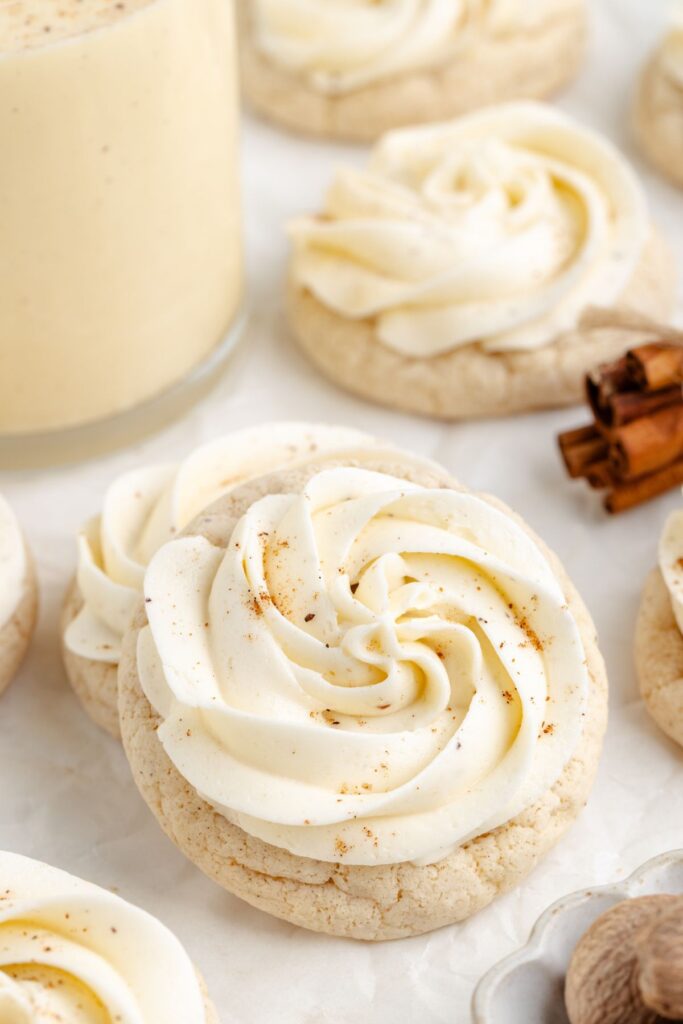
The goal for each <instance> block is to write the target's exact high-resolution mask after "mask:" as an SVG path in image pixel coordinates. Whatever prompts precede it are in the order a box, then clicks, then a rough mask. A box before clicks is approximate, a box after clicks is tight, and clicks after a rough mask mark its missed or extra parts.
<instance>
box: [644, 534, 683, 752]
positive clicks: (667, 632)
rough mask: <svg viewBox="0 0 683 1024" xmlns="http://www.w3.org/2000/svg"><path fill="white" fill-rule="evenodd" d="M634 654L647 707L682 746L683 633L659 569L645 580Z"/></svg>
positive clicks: (656, 720) (666, 731)
mask: <svg viewBox="0 0 683 1024" xmlns="http://www.w3.org/2000/svg"><path fill="white" fill-rule="evenodd" d="M682 556H683V549H682ZM635 656H636V667H637V670H638V677H639V679H640V689H641V693H642V696H643V700H644V701H645V706H646V707H647V709H648V711H649V712H650V714H651V715H652V717H653V718H654V720H655V722H656V723H657V725H658V726H659V727H660V729H662V730H663V731H664V732H665V733H666V734H667V736H670V737H671V739H672V740H675V742H676V743H680V745H681V746H683V636H682V635H681V631H680V629H679V627H678V624H677V622H676V618H675V616H674V612H673V609H672V604H671V594H670V592H669V590H668V589H667V586H666V583H665V582H664V577H663V576H662V573H661V570H660V569H654V570H653V571H652V572H651V573H650V575H649V576H648V578H647V581H646V583H645V588H644V590H643V596H642V599H641V604H640V612H639V614H638V625H637V628H636V638H635Z"/></svg>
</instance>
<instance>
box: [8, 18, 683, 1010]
mask: <svg viewBox="0 0 683 1024" xmlns="http://www.w3.org/2000/svg"><path fill="white" fill-rule="evenodd" d="M591 6H592V8H593V32H592V39H591V45H590V54H589V58H588V62H587V65H586V67H585V69H584V72H583V74H582V76H581V77H580V78H579V80H578V81H577V82H576V84H575V85H574V86H573V87H572V88H571V89H570V90H569V91H568V92H567V93H566V94H565V95H564V96H563V97H562V99H561V101H560V103H561V106H562V107H564V108H565V109H566V110H568V111H570V112H571V113H573V114H575V115H578V116H580V117H582V118H583V119H584V120H585V121H587V122H588V123H590V124H592V125H594V126H595V127H597V128H599V129H602V130H603V131H605V132H606V133H607V134H608V135H609V136H610V137H611V138H612V139H613V140H614V141H615V142H617V143H618V144H619V145H621V146H622V147H623V148H624V149H625V150H626V152H627V153H628V154H629V155H630V156H631V157H633V159H634V160H635V162H636V165H637V167H638V169H639V171H640V172H641V173H642V175H643V178H644V180H645V183H646V186H647V189H648V192H649V195H650V198H651V203H652V209H653V214H654V217H655V220H656V221H657V223H658V224H659V226H660V227H661V228H662V229H663V230H664V231H665V233H666V234H667V236H668V238H669V240H670V242H671V244H672V246H673V248H674V251H675V252H676V255H677V258H678V259H679V261H680V263H681V266H682V268H683V192H678V191H676V190H675V189H674V188H672V187H670V186H669V185H667V184H666V183H664V182H663V181H661V180H660V179H658V178H657V177H656V175H654V174H653V173H651V172H650V171H649V170H648V168H647V167H646V166H645V165H644V163H643V162H642V161H641V160H640V159H639V158H638V156H637V154H636V153H635V152H634V147H633V145H632V142H631V138H630V132H629V125H628V105H629V100H630V95H631V92H632V89H633V86H634V83H635V77H636V73H637V71H638V68H639V66H640V65H641V63H642V61H643V60H644V58H645V56H646V54H647V52H648V49H649V48H650V46H651V45H652V44H653V43H654V41H655V39H656V38H657V36H658V33H659V32H660V31H661V28H662V25H663V22H664V15H665V0H592V2H591ZM363 159H364V151H363V150H362V149H347V148H343V147H339V146H333V145H323V144H318V143H312V142H307V141H302V140H300V139H297V138H295V137H292V136H288V135H285V134H282V133H279V132H278V131H276V130H274V129H271V128H269V127H267V126H265V125H263V124H256V123H251V122H249V123H247V124H246V125H245V138H244V164H245V208H246V219H247V234H248V242H249V253H250V267H251V286H252V301H253V309H254V315H253V319H252V324H251V328H250V337H249V346H248V348H247V350H246V351H245V353H244V354H243V355H242V356H241V357H239V358H238V359H237V360H236V361H235V363H234V365H233V368H232V370H231V371H230V372H229V373H228V375H227V376H226V378H225V379H224V380H223V382H222V383H221V385H220V386H219V388H218V390H217V391H215V392H214V393H213V394H212V396H210V398H209V399H207V400H205V401H204V403H203V404H202V405H201V406H200V407H199V408H197V409H195V410H194V411H193V412H192V413H191V414H190V415H189V416H187V417H186V418H185V419H184V420H183V421H182V422H181V423H179V424H177V425H176V426H174V427H173V428H172V429H170V430H168V431H167V432H165V433H164V434H162V435H159V436H157V437H155V438H153V439H152V440H150V441H147V442H146V443H144V444H142V445H139V446H138V447H136V448H134V449H130V450H127V451H125V452H123V453H120V454H118V455H115V456H112V457H108V458H105V459H101V460H99V461H97V462H92V463H88V464H85V465H81V466H79V467H74V468H67V469H61V470H55V471H49V472H40V473H37V472H31V473H26V474H19V473H14V474H10V473H0V489H1V490H2V491H3V492H4V493H5V494H6V496H7V497H8V498H9V500H10V501H11V502H12V504H13V506H14V507H15V509H16V511H17V513H18V515H19V517H20V519H21V521H22V524H23V526H24V528H25V530H26V533H27V535H28V538H29V540H30V543H31V545H32V547H33V550H34V552H35V555H36V557H37V560H38V565H39V571H40V584H41V591H42V611H41V617H40V624H39V628H38V632H37V635H36V638H35V642H34V644H33V648H32V651H31V654H30V656H29V659H28V661H27V663H26V665H25V667H24V669H23V671H22V672H21V675H20V676H19V678H18V679H17V680H16V681H15V683H14V685H13V686H12V688H11V689H10V691H8V693H7V694H6V695H5V697H3V699H2V703H1V705H0V848H5V849H11V850H15V851H18V852H22V853H25V854H28V855H30V856H33V857H38V858H41V859H43V860H47V861H49V862H51V863H53V864H56V865H59V866H60V867H63V868H66V869H67V870H69V871H72V872H74V873H76V874H78V875H82V876H84V877H86V878H89V879H91V880H92V881H95V882H98V883H100V884H102V885H105V886H108V887H113V888H115V889H117V890H118V891H119V892H120V893H121V894H122V895H124V896H125V897H127V898H128V899H130V900H132V901H134V902H137V903H139V904H141V905H142V906H143V907H145V908H146V909H148V910H150V911H151V912H153V913H154V914H156V915H158V916H159V917H160V918H161V919H162V920H163V921H165V922H166V923H167V924H168V925H169V926H170V927H171V928H173V929H174V930H175V931H176V932H177V933H178V935H179V936H180V938H181V939H182V940H183V942H184V943H185V944H186V946H187V948H188V949H189V951H190V953H191V955H192V956H193V957H194V959H195V960H196V962H197V964H198V965H199V967H200V969H201V970H202V972H203V973H204V975H205V977H206V979H207V982H208V985H209V988H210V991H211V995H212V997H213V999H214V1001H215V1003H216V1005H217V1006H218V1009H219V1012H220V1015H221V1020H222V1022H223V1024H272V1022H274V1021H277V1022H280V1024H308V1022H311V1024H312V1022H315V1024H347V1022H351V1021H367V1022H372V1024H389V1022H391V1024H403V1022H406V1024H408V1022H418V1021H419V1022H420V1024H441V1022H465V1024H466V1022H467V1021H468V1020H469V1001H470V996H471V991H472V987H473V985H474V984H475V983H476V981H477V980H478V978H479V977H480V976H481V974H482V973H483V972H484V971H485V970H487V968H488V967H489V966H491V964H493V963H494V962H495V961H497V960H498V959H500V957H501V956H504V955H506V954H507V953H509V952H511V951H512V950H514V949H515V948H516V947H517V946H518V945H520V944H521V943H522V942H523V941H525V940H526V937H527V934H528V931H529V928H530V927H531V925H532V924H533V922H534V921H535V919H536V918H537V916H538V915H539V914H540V912H541V911H542V910H543V909H544V908H545V907H546V906H547V905H548V903H550V902H551V901H553V900H555V899H556V898H558V897H559V896H562V895H564V894H566V893H567V892H570V891H572V890H573V889H576V888H580V887H583V886H587V885H593V884H597V883H603V882H608V881H612V880H614V879H617V878H621V877H623V876H624V875H625V874H626V873H628V872H630V871H631V870H632V869H633V868H635V867H636V866H637V865H638V864H640V863H641V862H642V861H644V860H646V859H647V858H649V857H651V856H653V855H655V854H657V853H660V852H663V851H665V850H668V849H672V848H674V847H679V846H683V773H682V769H683V754H682V753H681V751H680V750H678V749H677V748H675V747H674V745H673V744H671V743H669V742H668V741H667V740H666V739H665V738H664V737H663V736H662V735H661V734H660V733H659V732H658V731H657V729H656V728H655V726H654V725H653V724H652V723H651V722H650V720H649V718H648V717H647V716H646V714H645V712H644V710H643V707H642V705H641V703H640V701H639V699H638V695H637V686H636V680H635V675H634V669H633V659H632V636H633V627H634V622H635V616H636V610H637V605H638V599H639V593H640V589H641V586H642V583H643V580H644V578H645V575H646V573H647V572H648V570H649V569H650V568H651V567H652V565H654V562H655V553H656V544H657V537H658V534H659V531H660V529H661V526H662V524H663V521H664V518H665V516H666V514H667V512H668V511H669V510H670V509H672V508H674V507H676V505H677V504H680V502H681V501H682V500H683V499H681V497H680V495H679V494H676V493H674V494H672V495H670V496H668V497H666V498H664V499H661V500H659V501H658V502H655V503H652V504H650V505H648V506H646V507H644V508H641V509H639V510H637V511H635V512H633V513H631V514H629V515H627V516H625V517H623V518H620V519H616V520H608V519H607V518H606V517H605V516H604V514H603V513H602V511H601V509H600V506H599V502H598V500H597V498H596V497H595V495H592V494H590V493H589V492H588V491H587V490H584V488H583V486H582V485H581V484H580V483H579V484H573V483H570V482H569V481H568V480H567V479H566V478H565V476H564V473H563V470H562V468H561V466H560V462H559V459H558V457H557V454H556V450H555V445H554V435H555V434H556V433H557V431H558V430H560V429H563V428H565V427H570V426H574V425H578V424H580V423H581V422H582V420H583V419H584V418H585V414H584V413H583V411H578V410H574V411H569V412H566V411H565V412H559V413H548V414H543V415H535V416H528V417H520V418H517V419H514V420H508V421H506V422H504V423H496V422H487V423H480V424H472V425H464V426H451V427H449V426H443V425H440V424H435V423H430V422H428V421H425V420H418V419H413V418H410V417H407V416H402V415H399V414H394V413H391V412H386V411H383V410H380V409H378V408H374V407H373V406H371V405H368V404H365V403H363V402H360V401H357V400H355V399H353V398H351V397H349V396H346V395H344V394H343V393H341V392H339V391H337V390H335V388H334V387H332V386H331V385H330V384H327V383H326V382H325V381H323V380H322V379H321V378H320V377H318V376H317V374H316V373H315V372H314V371H313V370H312V369H311V368H310V367H309V366H308V365H307V364H306V362H305V361H304V359H303V358H302V357H301V356H300V355H299V354H298V352H297V351H296V350H295V349H294V348H293V346H292V345H291V344H290V343H289V342H288V340H287V338H286V335H285V332H284V326H283V316H282V311H281V279H282V276H283V271H284V267H285V261H286V253H287V245H286V242H285V239H284V236H283V231H282V225H283V222H284V221H285V220H286V218H288V217H289V216H290V215H292V214H296V213H298V212H300V211H302V210H306V209H315V208H316V207H317V206H318V204H319V200H320V197H321V195H322V192H323V190H324V188H325V186H326V183H327V182H328V180H329V176H330V174H331V172H332V170H333V169H334V168H335V167H336V166H337V165H338V164H339V163H340V162H344V161H354V162H361V161H362V160H363ZM0 244H1V240H0ZM277 417H282V418H288V417H289V418H297V419H302V418H306V419H311V420H324V421H329V422H335V421H336V422H339V423H345V424H351V425H354V426H358V427H362V428H363V429H366V430H370V431H372V432H374V433H377V434H379V435H383V436H385V437H387V438H389V439H391V440H392V441H394V442H396V443H399V444H403V445H407V446H409V447H411V448H413V449H415V450H416V451H418V452H420V453H422V454H425V455H428V456H431V457H433V458H436V459H438V460H440V461H441V462H443V463H444V464H445V465H446V466H447V467H448V468H449V469H450V470H451V471H453V472H454V473H456V474H457V475H458V476H459V477H460V478H461V479H462V480H463V481H465V482H466V483H468V484H469V485H471V486H472V487H474V488H480V489H484V490H488V491H491V492H494V493H496V494H497V495H499V496H500V497H501V498H503V499H504V500H505V501H507V502H509V503H510V504H511V505H512V506H513V507H514V508H516V509H517V510H518V511H519V512H520V513H521V514H522V515H524V516H525V517H526V518H527V519H528V521H529V522H530V523H531V525H532V526H533V527H534V528H535V529H536V530H538V531H539V533H540V534H542V536H543V537H544V538H545V539H546V540H547V541H548V543H550V544H551V546H552V547H554V548H555V550H556V551H557V552H558V553H559V555H560V556H561V558H562V559H563V561H564V562H565V564H566V565H567V567H568V569H569V570H570V573H571V575H572V576H573V578H574V580H575V582H576V583H577V585H578V586H579V588H580V590H581V591H582V593H583V595H584V596H585V598H586V600H587V602H588V605H589V607H590V608H591V611H592V613H593V615H594V617H595V619H596V622H597V625H598V628H599V631H600V636H601V641H602V646H603V650H604V653H605V655H606V658H607V663H608V668H609V673H610V680H611V687H612V693H611V706H612V714H611V722H610V729H609V735H608V739H607V744H606V749H605V754H604V758H603V762H602V767H601V771H600V776H599V780H598V784H597V786H596V789H595V791H594V795H593V797H592V800H591V802H590V805H589V807H588V809H587V811H586V812H585V814H584V815H583V817H582V818H581V820H580V821H579V823H578V824H577V825H576V827H575V828H574V829H573V830H572V831H571V833H570V834H569V835H568V836H567V838H566V839H565V840H564V841H563V842H562V843H561V844H560V845H559V846H558V847H557V848H556V850H555V851H554V853H552V854H551V856H549V857H548V858H547V860H546V861H545V862H544V863H543V865H542V866H541V867H540V868H539V869H538V870H537V871H536V872H535V873H534V874H533V875H532V877H531V878H530V879H529V880H528V881H527V882H526V884H525V885H524V886H523V887H522V888H520V889H519V890H517V891H516V892H513V893H512V894H510V895H508V896H507V897H505V898H504V899H501V900H500V901H498V902H497V903H496V904H494V905H493V906H492V907H491V908H490V909H488V910H486V911H485V912H484V913H482V914H480V915H479V916H477V917H476V918H475V919H473V920H471V921H470V922H468V923H467V924H465V925H464V926H461V927H454V928H448V929H445V930H443V931H440V932H438V933H436V934H433V935H430V936H426V937H424V938H419V939H414V940H409V941H403V942H398V943H388V944H384V945H379V946H373V945H362V944H359V943H353V942H348V941H341V940H335V939H330V938H325V937H320V936H317V935H313V934H307V933H306V932H303V931H299V930H298V929H296V928H293V927H291V926H289V925H287V924H283V923H280V922H277V921H275V920H272V919H270V918H269V917H267V916H266V915H264V914H262V913H260V912H258V911H256V910H252V909H251V908H249V907H247V906H246V905H244V904H242V903H241V902H240V901H239V900H236V899H233V898H232V897H230V896H228V895H227V894H225V893H223V892H222V891H221V890H220V889H218V888H217V887H215V886H214V885H213V884H212V883H211V882H209V881H208V880H206V879H204V878H203V876H202V875H201V874H200V873H199V872H198V871H197V870H195V869H194V868H193V867H192V866H191V865H190V864H189V863H188V862H187V861H186V860H185V859H184V858H183V856H182V855H181V854H180V853H178V852H177V851H176V850H175V849H174V847H173V846H172V845H171V844H170V842H168V841H167V840H166V839H165V837H164V836H163V835H162V833H161V831H160V829H159V828H158V826H157V824H156V822H155V821H154V820H153V818H152V816H151V814H150V812H149V811H148V810H147V807H146V806H145V805H144V804H143V802H142V800H141V799H140V797H139V796H138V794H137V791H136V789H135V787H134V785H133V783H132V780H131V777H130V774H129V770H128V767H127V764H126V761H125V758H124V755H123V753H122V751H121V749H120V748H119V746H118V745H117V744H116V743H115V742H114V741H112V740H110V739H109V738H108V737H106V736H105V735H103V734H102V733H100V732H99V731H98V730H97V729H96V728H95V727H94V726H92V725H91V724H90V722H89V721H88V720H87V719H86V717H85V716H84V714H83V713H82V712H81V710H80V708H79V706H78V704H77V702H76V700H75V698H74V697H73V696H72V694H71V692H70V690H69V688H68V686H67V684H66V682H65V679H64V675H63V672H62V668H61V664H60V659H59V652H58V626H57V620H58V609H59V603H60V600H61V597H62V594H63V591H64V588H65V586H66V584H67V582H68V580H69V577H70V574H71V573H72V571H73V568H74V562H75V542H74V537H75V533H76V530H77V528H78V526H79V524H80V523H81V522H82V521H83V520H84V519H85V518H86V517H87V516H89V515H91V514H93V513H95V512H96V511H97V510H98V509H99V505H100V501H101V497H102V494H103V492H104V489H105V487H106V485H107V484H108V483H109V481H110V480H111V479H112V478H113V477H114V476H115V475H116V474H118V473H120V472H121V471H123V470H126V469H129V468H131V467H133V466H137V465H140V464H144V463H146V462H149V461H152V462H153V461H156V460H162V461H163V460H168V459H174V458H176V457H180V456H181V455H183V454H184V453H186V452H188V451H189V450H190V449H191V448H192V447H193V446H194V445H195V444H197V443H200V442H202V441H205V440H207V439H209V438H211V437H213V436H215V435H217V434H219V433H221V432H224V431H228V430H230V429H233V428H236V427H240V426H244V425H248V424H252V423H256V422H260V421H263V420H267V419H272V418H277ZM164 1024H171V1022H164ZM179 1024H180V1022H179ZM530 1024H533V1022H530Z"/></svg>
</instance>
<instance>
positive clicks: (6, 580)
mask: <svg viewBox="0 0 683 1024" xmlns="http://www.w3.org/2000/svg"><path fill="white" fill-rule="evenodd" d="M37 611H38V588H37V583H36V577H35V572H34V569H33V561H32V558H31V555H30V552H29V550H28V547H27V545H26V541H25V540H24V537H23V534H22V532H21V528H20V527H19V524H18V522H17V520H16V517H15V515H14V513H13V511H12V509H11V508H10V506H9V505H8V504H7V502H6V501H5V499H4V498H3V497H2V495H0V693H2V692H3V690H5V689H6V688H7V686H9V684H10V682H11V680H12V679H13V678H14V676H15V674H16V672H17V670H18V668H19V666H20V665H21V662H22V661H23V659H24V655H25V654H26V651H27V649H28V645H29V643H30V641H31V637H32V635H33V630H34V628H35V623H36V615H37Z"/></svg>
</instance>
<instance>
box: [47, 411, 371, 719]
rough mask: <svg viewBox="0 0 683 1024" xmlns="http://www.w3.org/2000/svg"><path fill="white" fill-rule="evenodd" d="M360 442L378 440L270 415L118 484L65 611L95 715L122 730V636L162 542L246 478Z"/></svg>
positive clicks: (71, 673) (75, 678) (82, 551)
mask: <svg viewBox="0 0 683 1024" xmlns="http://www.w3.org/2000/svg"><path fill="white" fill-rule="evenodd" d="M360 443H362V444H363V445H365V446H367V445H368V444H369V445H372V444H373V443H376V442H373V440H372V439H371V438H368V437H367V435H365V434H361V433H360V432H359V431H356V430H348V429H345V428H342V427H334V428H331V427H326V426H324V425H311V424H302V423H271V424H267V425H265V426H263V427H256V428H249V429H247V430H241V431H237V432H235V433H232V434H228V435H227V436H226V437H222V438H220V439H218V440H216V441H212V442H210V443H209V444H206V445H204V446H202V447H200V448H198V449H197V450H196V451H195V452H193V453H192V454H191V455H190V456H189V457H188V458H186V459H185V461H184V462H182V463H180V464H167V465H157V466H145V467H143V468H142V469H137V470H133V471H132V472H130V473H126V474H124V475H123V476H121V477H120V478H119V479H117V480H116V481H115V482H114V483H113V484H112V486H111V487H110V488H109V490H108V491H107V494H106V495H105V499H104V507H103V511H102V515H101V516H98V517H97V518H95V519H91V520H90V521H89V522H88V523H86V524H85V526H84V528H83V530H82V532H81V535H80V537H79V540H78V548H79V562H78V572H77V576H76V579H75V580H74V581H73V582H72V583H71V585H70V587H69V590H68V592H67V594H66V598H65V601H64V607H63V611H62V636H63V644H62V651H63V657H64V665H65V667H66V671H67V675H68V677H69V680H70V682H71V685H72V686H73V688H74V690H75V692H76V694H77V696H78V697H79V699H80V701H81V702H82V704H83V707H84V708H85V710H86V711H87V712H88V714H89V715H90V717H91V718H92V719H93V721H95V722H96V723H97V724H98V725H100V726H101V727H102V728H103V729H106V730H107V732H109V733H111V734H112V735H113V736H117V737H118V736H119V735H120V730H119V719H118V709H117V685H116V674H117V670H118V664H119V658H120V656H121V641H122V638H123V634H124V632H125V629H126V627H127V626H128V624H129V621H130V617H131V614H132V611H133V609H134V608H135V606H136V604H137V601H138V597H139V595H140V593H141V590H142V581H143V578H144V573H145V568H146V566H147V563H148V562H149V560H150V558H151V557H152V555H153V554H154V552H155V551H156V550H157V548H159V547H160V546H161V545H162V544H163V543H165V542H166V541H167V540H170V539H171V538H172V537H174V536H176V535H177V534H178V533H179V532H180V530H182V529H183V527H184V526H186V525H187V524H188V523H189V522H190V520H191V519H193V518H194V516H196V515H197V513H198V512H200V511H201V509H203V508H204V507H206V506H207V505H209V504H210V503H211V502H212V501H215V499H216V498H218V497H219V495H221V494H223V493H225V492H227V491H230V490H231V489H232V488H233V487H235V486H237V485H238V484H240V483H243V482H244V481H246V480H249V479H250V478H252V477H254V476H259V475H261V474H262V473H266V472H269V471H270V470H274V469H277V468H279V467H281V466H286V465H296V464H297V463H298V462H300V461H302V460H308V459H310V458H311V456H312V455H314V454H315V453H317V452H320V451H335V450H336V451H344V450H347V449H349V448H351V449H353V448H354V447H355V446H357V445H358V444H360Z"/></svg>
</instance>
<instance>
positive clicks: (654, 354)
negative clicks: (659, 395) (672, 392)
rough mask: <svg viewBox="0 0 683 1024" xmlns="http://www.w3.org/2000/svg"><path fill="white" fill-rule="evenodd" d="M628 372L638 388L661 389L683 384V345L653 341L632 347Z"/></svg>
mask: <svg viewBox="0 0 683 1024" xmlns="http://www.w3.org/2000/svg"><path fill="white" fill-rule="evenodd" d="M626 362H627V367H628V373H629V375H630V377H631V379H632V380H633V383H634V384H635V386H636V387H637V388H641V389H643V390H645V391H659V390H660V389H661V388H667V387H671V386H672V385H674V384H678V385H679V386H680V385H683V345H671V344H669V343H667V342H653V343H652V344H651V345H640V346H639V347H638V348H634V349H631V351H630V352H629V353H628V354H627V356H626Z"/></svg>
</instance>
